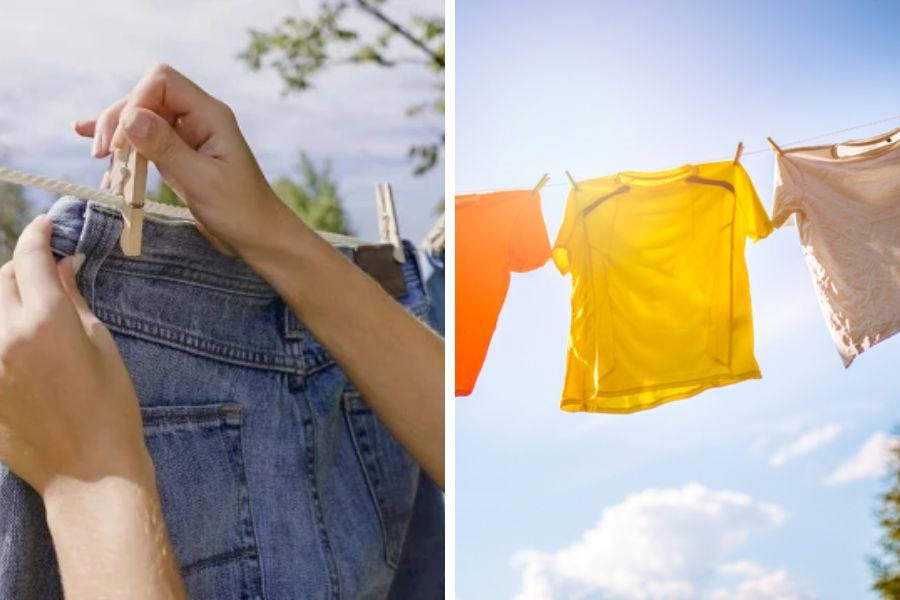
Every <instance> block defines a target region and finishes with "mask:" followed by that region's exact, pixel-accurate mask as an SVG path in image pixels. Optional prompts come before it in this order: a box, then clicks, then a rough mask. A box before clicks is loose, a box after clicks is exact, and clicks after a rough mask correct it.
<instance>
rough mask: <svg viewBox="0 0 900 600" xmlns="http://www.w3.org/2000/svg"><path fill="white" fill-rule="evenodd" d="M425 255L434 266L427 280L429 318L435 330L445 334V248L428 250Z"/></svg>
mask: <svg viewBox="0 0 900 600" xmlns="http://www.w3.org/2000/svg"><path fill="white" fill-rule="evenodd" d="M425 257H426V258H427V259H428V262H429V263H431V267H432V271H431V275H429V276H428V281H426V282H425V289H426V291H427V292H428V300H429V308H428V319H429V321H431V324H432V326H433V327H434V329H435V331H437V332H438V333H440V334H441V335H444V309H445V300H444V250H443V249H441V251H440V252H439V253H437V252H427V253H426V254H425Z"/></svg>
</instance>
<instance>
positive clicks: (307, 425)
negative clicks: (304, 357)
mask: <svg viewBox="0 0 900 600" xmlns="http://www.w3.org/2000/svg"><path fill="white" fill-rule="evenodd" d="M305 399H306V403H307V407H308V408H309V410H310V411H312V407H311V406H309V399H308V398H305ZM303 429H304V431H305V433H306V435H305V436H304V437H305V438H306V439H305V440H304V441H305V442H306V444H305V445H306V476H307V479H308V481H309V493H310V496H311V500H312V508H313V515H314V517H315V520H316V525H317V526H318V529H319V541H320V542H321V543H322V550H323V554H324V557H325V565H326V568H327V569H328V579H329V583H330V584H331V594H330V596H331V598H332V600H340V597H341V588H340V580H339V579H338V574H337V563H336V562H335V559H334V552H333V551H332V549H331V541H330V540H329V538H328V529H327V527H326V526H325V514H324V512H323V510H322V502H321V499H320V496H319V486H318V477H317V469H316V447H315V445H316V431H315V425H314V424H313V421H312V417H310V416H304V417H303Z"/></svg>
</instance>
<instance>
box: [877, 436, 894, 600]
mask: <svg viewBox="0 0 900 600" xmlns="http://www.w3.org/2000/svg"><path fill="white" fill-rule="evenodd" d="M891 453H892V459H893V460H892V461H891V471H890V481H891V487H890V489H889V490H888V491H887V492H885V493H884V495H883V496H882V497H881V508H880V509H879V511H878V517H879V524H880V525H881V529H882V535H881V541H880V544H879V545H880V547H881V556H880V557H878V558H873V559H871V564H872V570H873V571H874V573H875V583H874V584H873V585H872V589H874V590H875V591H876V592H878V593H879V594H880V595H881V597H882V598H887V599H889V600H900V444H893V445H892V446H891Z"/></svg>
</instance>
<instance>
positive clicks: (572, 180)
mask: <svg viewBox="0 0 900 600" xmlns="http://www.w3.org/2000/svg"><path fill="white" fill-rule="evenodd" d="M566 177H568V178H569V182H571V184H572V187H573V188H575V189H576V190H577V189H578V184H577V183H575V178H574V177H572V174H571V173H569V172H568V171H566Z"/></svg>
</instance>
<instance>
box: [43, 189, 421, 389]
mask: <svg viewBox="0 0 900 600" xmlns="http://www.w3.org/2000/svg"><path fill="white" fill-rule="evenodd" d="M48 215H49V217H50V218H51V220H52V222H53V236H52V238H51V246H52V248H53V251H54V253H55V254H56V255H58V256H67V255H72V254H75V253H83V254H85V257H86V258H85V262H84V264H83V265H82V267H81V270H80V271H79V273H78V282H79V286H80V288H81V289H82V292H83V293H84V294H85V298H86V299H87V301H88V304H89V305H90V306H91V309H92V310H93V311H94V312H95V313H96V314H97V316H98V317H99V318H100V319H101V320H102V321H104V323H106V325H107V326H108V327H109V328H110V329H112V330H114V331H119V332H120V333H124V334H128V335H133V336H136V337H139V338H143V339H146V340H149V341H152V342H157V343H160V344H165V345H170V346H175V347H178V348H180V349H183V350H185V351H188V352H194V353H197V354H201V355H205V356H209V357H211V358H214V359H218V360H223V361H226V362H231V363H235V364H240V365H244V366H250V367H256V368H265V369H271V370H276V371H283V372H290V373H295V374H296V373H299V374H307V373H311V372H313V371H316V370H319V369H321V368H325V367H328V366H330V365H332V364H334V361H333V359H332V358H331V357H330V355H328V353H327V352H326V351H325V349H324V348H323V347H322V346H320V345H319V344H318V342H317V341H316V340H315V339H314V338H313V336H312V335H311V334H310V333H309V331H308V330H307V329H306V327H305V326H304V325H303V323H301V322H300V320H299V319H298V318H297V317H296V316H295V315H294V313H293V311H291V310H290V308H289V307H288V306H287V305H286V304H285V303H284V302H283V301H282V300H281V298H279V297H278V295H277V293H276V292H275V291H274V290H273V289H272V288H271V286H269V285H268V283H266V281H265V280H263V279H262V278H260V277H259V276H258V275H256V273H254V272H253V270H252V269H250V267H249V266H247V264H246V263H244V262H243V261H242V260H240V259H239V258H235V257H227V256H224V255H222V254H220V253H219V252H218V251H217V250H216V249H215V248H213V247H212V246H211V245H210V244H209V242H208V241H207V240H206V239H205V238H204V237H203V236H202V235H201V234H200V232H199V231H198V230H197V228H196V226H195V224H194V223H192V222H188V221H178V220H170V219H165V218H160V217H155V216H145V220H144V236H143V244H142V249H141V255H140V256H138V257H126V256H124V255H123V254H122V252H121V250H120V248H119V237H120V234H121V231H122V227H123V221H122V216H121V214H120V213H119V211H118V210H116V209H115V208H112V207H109V206H107V205H104V204H99V203H95V202H86V201H84V200H81V199H78V198H72V197H64V198H61V199H60V200H58V201H57V202H56V203H55V204H54V205H53V206H52V207H51V209H50V211H49V212H48ZM334 247H335V249H336V250H338V251H339V252H341V253H342V254H343V255H344V256H345V257H347V258H348V259H350V260H354V261H356V262H357V263H365V262H369V263H371V262H372V259H371V256H372V253H371V252H369V253H368V257H369V258H368V259H366V260H365V261H363V260H357V255H359V256H360V258H362V256H363V254H364V252H365V251H366V250H372V247H369V248H354V247H350V246H334ZM404 253H405V256H406V262H405V264H403V265H401V267H402V268H401V269H400V271H401V273H399V274H397V276H398V277H399V278H400V279H401V281H402V283H405V289H402V288H403V286H402V285H401V286H400V289H401V293H396V294H395V296H397V300H398V301H399V302H400V303H401V304H403V305H404V306H405V307H406V308H407V310H409V311H410V312H412V313H413V314H414V315H416V316H417V317H419V318H421V319H423V320H424V319H425V315H426V314H427V310H428V299H427V295H426V293H425V290H424V285H423V282H422V276H421V273H420V271H419V265H418V262H417V257H416V252H415V248H414V247H413V246H412V244H410V243H409V242H406V241H404ZM368 270H369V272H370V273H373V271H372V270H371V269H368ZM382 271H383V269H382ZM375 277H376V279H378V278H379V277H380V276H379V275H378V274H377V273H376V274H375ZM394 283H395V284H396V282H394ZM394 288H395V291H396V285H395V286H394Z"/></svg>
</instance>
